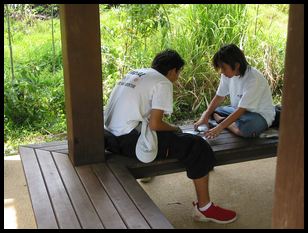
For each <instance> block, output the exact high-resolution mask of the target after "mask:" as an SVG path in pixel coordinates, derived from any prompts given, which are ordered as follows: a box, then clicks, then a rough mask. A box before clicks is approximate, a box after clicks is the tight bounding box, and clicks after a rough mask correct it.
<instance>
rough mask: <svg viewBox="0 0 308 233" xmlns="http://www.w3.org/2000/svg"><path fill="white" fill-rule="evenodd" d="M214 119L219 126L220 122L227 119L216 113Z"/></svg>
mask: <svg viewBox="0 0 308 233" xmlns="http://www.w3.org/2000/svg"><path fill="white" fill-rule="evenodd" d="M213 117H214V119H215V121H216V122H217V123H218V124H219V123H220V122H222V121H223V120H224V119H225V117H222V116H220V115H219V114H217V113H216V112H215V113H214V114H213Z"/></svg>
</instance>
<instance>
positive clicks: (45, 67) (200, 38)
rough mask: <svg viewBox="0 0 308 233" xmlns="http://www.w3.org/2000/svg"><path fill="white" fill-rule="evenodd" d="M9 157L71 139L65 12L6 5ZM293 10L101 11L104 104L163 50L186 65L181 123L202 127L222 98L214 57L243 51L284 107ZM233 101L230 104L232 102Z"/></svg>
mask: <svg viewBox="0 0 308 233" xmlns="http://www.w3.org/2000/svg"><path fill="white" fill-rule="evenodd" d="M4 7H5V8H4V10H5V11H4V153H5V155H9V154H15V153H17V149H18V145H20V144H27V143H35V142H38V141H51V140H59V139H60V140H61V139H63V138H65V136H66V119H65V105H64V80H63V65H62V51H61V33H60V20H59V5H56V4H6V5H4ZM288 9H289V6H288V5H285V4H264V5H260V4H258V5H255V4H248V5H245V4H240V5H238V4H121V5H118V4H114V5H107V4H102V5H100V29H101V41H102V42H101V52H102V77H103V80H102V82H103V100H102V102H103V104H104V105H105V104H106V103H107V100H108V97H109V95H110V92H111V90H112V88H113V86H114V85H115V84H116V83H117V82H118V80H119V79H121V77H122V75H123V74H125V73H126V72H127V71H129V70H130V69H134V68H140V67H148V66H150V64H151V61H152V59H153V57H154V55H155V54H156V53H157V52H159V51H160V50H162V49H165V48H172V49H175V50H177V51H178V52H179V53H180V54H181V55H182V56H183V58H184V59H185V61H186V65H185V67H184V70H183V72H182V74H181V77H180V79H179V81H178V82H177V83H176V85H175V88H174V113H173V114H172V116H171V117H170V118H169V119H167V120H169V121H171V122H173V123H179V122H182V121H185V120H194V119H196V118H198V117H199V116H200V114H201V113H202V112H203V111H204V110H205V109H206V107H207V105H208V104H209V102H210V100H211V99H212V97H213V96H214V95H215V91H216V88H217V86H218V83H219V75H218V73H217V72H216V71H215V70H214V69H213V67H212V63H211V59H212V56H213V55H214V53H215V52H216V51H217V50H218V49H219V48H220V47H221V46H222V45H223V44H228V43H235V44H237V45H238V46H239V47H240V48H241V49H242V50H243V51H244V53H245V55H246V57H247V59H248V62H249V63H250V64H251V65H252V66H254V67H256V68H258V69H259V70H260V71H261V72H263V74H264V75H265V77H266V78H267V80H268V82H269V84H270V87H271V89H272V92H273V97H274V103H275V104H279V103H280V102H281V94H282V86H283V75H284V59H285V46H286V37H287V23H288ZM227 101H228V100H227Z"/></svg>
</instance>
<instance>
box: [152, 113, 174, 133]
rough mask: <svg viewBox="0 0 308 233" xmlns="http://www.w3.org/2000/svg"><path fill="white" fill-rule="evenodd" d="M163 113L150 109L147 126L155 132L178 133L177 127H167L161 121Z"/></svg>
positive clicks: (166, 124)
mask: <svg viewBox="0 0 308 233" xmlns="http://www.w3.org/2000/svg"><path fill="white" fill-rule="evenodd" d="M163 116H164V111H163V110H160V109H152V110H151V113H150V121H149V126H150V129H151V130H155V131H178V130H179V127H176V126H172V125H169V124H168V123H166V122H164V121H163Z"/></svg>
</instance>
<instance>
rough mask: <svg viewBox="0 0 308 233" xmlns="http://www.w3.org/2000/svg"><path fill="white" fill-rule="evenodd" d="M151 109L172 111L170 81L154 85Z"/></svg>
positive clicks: (168, 112)
mask: <svg viewBox="0 0 308 233" xmlns="http://www.w3.org/2000/svg"><path fill="white" fill-rule="evenodd" d="M152 109H160V110H163V111H164V113H165V114H171V113H172V112H173V86H172V83H171V82H159V83H158V84H156V85H155V87H154V91H153V98H152Z"/></svg>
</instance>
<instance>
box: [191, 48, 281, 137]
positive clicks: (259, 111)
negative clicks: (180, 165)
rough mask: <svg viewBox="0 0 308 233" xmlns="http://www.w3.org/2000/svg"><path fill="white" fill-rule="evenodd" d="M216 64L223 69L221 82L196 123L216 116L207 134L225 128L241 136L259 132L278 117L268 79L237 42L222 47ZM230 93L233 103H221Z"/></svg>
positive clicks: (215, 57) (201, 122)
mask: <svg viewBox="0 0 308 233" xmlns="http://www.w3.org/2000/svg"><path fill="white" fill-rule="evenodd" d="M213 65H214V68H215V69H216V70H220V73H221V77H220V83H219V86H218V89H217V91H216V95H215V97H214V98H213V99H212V101H211V102H210V104H209V106H208V108H207V110H206V111H204V112H203V114H202V115H201V117H200V119H199V120H198V121H197V122H196V123H195V124H194V126H195V127H198V126H199V125H201V124H207V125H208V124H209V119H210V118H212V117H213V118H214V119H215V120H216V122H217V123H218V124H217V126H216V127H213V128H212V129H210V130H208V131H207V132H206V133H205V136H206V137H207V138H214V137H217V136H218V135H219V134H220V132H221V131H222V130H223V129H225V128H227V129H229V130H230V131H231V132H233V133H234V134H236V135H238V136H241V137H247V138H250V137H257V136H259V135H260V134H261V133H262V132H263V131H265V130H266V129H267V128H269V127H270V126H271V124H272V122H273V121H274V119H275V106H274V105H273V100H272V93H271V90H270V87H269V85H268V83H267V80H266V79H265V77H264V76H263V75H262V73H261V72H260V71H259V70H257V69H256V68H254V67H251V66H250V65H249V64H248V62H247V60H246V58H245V55H244V53H243V52H242V51H241V50H240V49H239V48H238V47H237V46H236V45H235V44H229V45H225V46H223V47H221V48H220V50H219V51H218V52H217V53H216V54H215V55H214V57H213ZM227 95H229V96H230V102H231V104H230V105H229V106H219V105H220V104H221V103H222V102H223V100H224V99H225V97H226V96H227ZM218 106H219V107H218Z"/></svg>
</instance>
